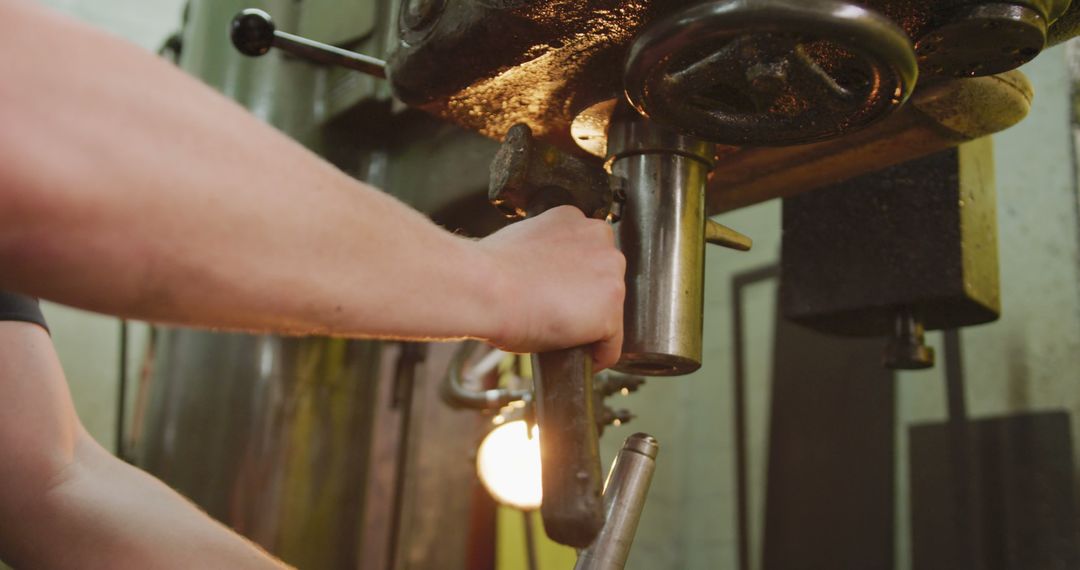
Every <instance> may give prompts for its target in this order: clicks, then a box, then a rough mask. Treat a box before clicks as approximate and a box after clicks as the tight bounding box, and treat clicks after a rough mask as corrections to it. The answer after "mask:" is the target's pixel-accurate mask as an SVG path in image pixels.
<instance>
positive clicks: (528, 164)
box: [488, 124, 622, 548]
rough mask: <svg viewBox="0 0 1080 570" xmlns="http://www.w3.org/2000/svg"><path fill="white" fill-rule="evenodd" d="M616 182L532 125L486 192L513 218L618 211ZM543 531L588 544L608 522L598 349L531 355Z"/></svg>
mask: <svg viewBox="0 0 1080 570" xmlns="http://www.w3.org/2000/svg"><path fill="white" fill-rule="evenodd" d="M621 197H622V192H621V188H619V183H618V181H617V180H613V179H611V178H610V177H609V176H607V174H606V173H605V172H604V171H603V169H602V167H601V165H600V164H599V163H596V164H591V163H588V162H586V161H583V160H581V159H579V158H577V157H574V156H570V155H567V154H565V153H563V152H562V151H560V150H559V149H557V148H555V147H553V146H550V145H547V144H544V143H542V142H541V141H537V140H535V139H534V138H533V136H532V131H531V130H530V129H529V127H528V126H527V125H524V124H518V125H515V126H514V127H512V128H511V129H510V131H509V132H508V133H507V135H506V139H505V140H504V141H503V144H502V146H501V147H500V148H499V152H498V154H497V155H496V156H495V160H493V161H492V163H491V186H490V188H489V193H488V198H489V199H490V200H491V203H492V204H494V205H495V206H496V207H497V208H499V209H500V210H501V211H502V212H503V213H505V214H507V215H509V216H510V217H513V218H522V217H525V216H535V215H539V214H540V213H542V212H543V211H545V210H547V209H549V208H554V207H556V206H560V205H571V206H575V207H576V208H578V209H580V210H581V211H582V212H585V215H586V216H590V217H593V218H597V219H608V220H613V219H617V218H618V217H619V200H620V199H621ZM533 384H534V387H535V390H536V423H537V425H538V426H539V427H540V461H541V469H542V479H543V480H542V482H543V486H544V501H543V503H542V505H541V507H540V514H541V516H542V518H543V519H544V530H546V531H547V534H548V536H549V537H551V539H552V540H554V541H556V542H560V543H562V544H566V545H569V546H575V547H578V548H583V547H585V546H588V545H589V544H591V543H592V541H593V539H594V538H596V535H597V533H598V532H600V528H601V527H602V526H603V524H604V512H603V503H602V501H601V498H600V494H601V492H602V490H603V480H602V475H601V470H600V451H599V442H598V441H597V438H598V435H597V426H596V416H597V414H596V409H595V407H596V403H595V394H594V391H593V373H592V354H591V351H590V350H589V347H577V348H570V349H565V350H558V351H554V352H547V353H543V354H535V355H533Z"/></svg>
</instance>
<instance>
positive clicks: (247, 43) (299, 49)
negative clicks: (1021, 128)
mask: <svg viewBox="0 0 1080 570" xmlns="http://www.w3.org/2000/svg"><path fill="white" fill-rule="evenodd" d="M229 37H230V38H232V43H233V46H235V47H236V49H237V50H239V51H240V53H242V54H244V55H247V56H251V57H258V56H261V55H266V53H267V52H269V51H270V48H278V49H280V50H283V51H285V52H288V53H291V54H293V55H295V56H298V57H302V58H304V59H307V60H310V61H314V62H316V63H322V64H326V65H337V66H340V67H344V68H347V69H351V70H353V71H359V72H360V73H366V74H368V75H371V76H374V77H378V78H380V79H386V62H385V61H383V60H381V59H376V58H374V57H371V56H367V55H364V54H361V53H356V52H353V51H349V50H344V49H341V48H339V47H335V46H332V45H329V44H324V43H321V42H317V41H314V40H309V39H307V38H304V37H300V36H296V35H293V34H289V33H286V32H282V31H279V30H278V29H277V26H275V25H274V20H273V19H272V18H271V17H270V14H267V13H266V12H264V11H262V10H259V9H256V8H248V9H246V10H242V11H241V12H240V13H239V14H237V15H236V17H234V18H233V20H232V25H231V26H230V27H229Z"/></svg>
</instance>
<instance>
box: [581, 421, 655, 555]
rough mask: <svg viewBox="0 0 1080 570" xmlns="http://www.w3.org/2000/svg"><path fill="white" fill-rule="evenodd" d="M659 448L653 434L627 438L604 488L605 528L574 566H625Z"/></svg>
mask: <svg viewBox="0 0 1080 570" xmlns="http://www.w3.org/2000/svg"><path fill="white" fill-rule="evenodd" d="M659 451H660V444H659V443H657V441H656V438H654V437H652V436H651V435H647V434H644V433H636V434H634V435H632V436H630V437H628V438H626V442H625V443H624V444H623V448H622V450H621V451H619V455H618V457H616V458H615V462H614V463H613V464H612V465H611V473H610V474H609V475H608V481H607V487H606V488H605V489H604V511H605V512H606V514H607V522H606V523H605V524H604V530H603V531H601V532H600V536H598V537H597V538H596V542H595V543H593V545H592V546H590V547H589V548H587V549H585V550H583V551H581V554H580V555H579V556H578V560H577V564H576V565H575V566H574V569H575V570H622V568H623V567H624V566H626V559H627V557H628V556H629V555H630V546H631V545H632V544H633V542H634V534H635V533H636V532H637V526H638V521H639V520H641V512H642V511H643V510H645V499H646V497H647V496H648V494H649V485H650V484H651V483H652V476H653V471H654V470H655V469H656V454H657V452H659Z"/></svg>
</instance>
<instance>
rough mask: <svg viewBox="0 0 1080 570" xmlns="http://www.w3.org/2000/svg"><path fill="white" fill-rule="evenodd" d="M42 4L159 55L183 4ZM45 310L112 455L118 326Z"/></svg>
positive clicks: (76, 394) (134, 359) (69, 0)
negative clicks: (157, 52)
mask: <svg viewBox="0 0 1080 570" xmlns="http://www.w3.org/2000/svg"><path fill="white" fill-rule="evenodd" d="M41 3H42V4H45V5H48V6H51V7H53V8H56V9H57V10H60V11H62V12H65V13H67V14H70V15H71V16H74V17H75V18H78V19H80V20H82V21H84V22H87V23H89V24H91V25H93V26H96V27H98V28H100V29H103V30H107V31H109V32H111V33H113V34H116V35H118V36H120V37H123V38H126V39H128V40H130V41H132V42H134V43H135V44H137V45H139V46H140V47H143V48H145V49H147V50H151V51H157V50H158V49H159V48H160V47H161V45H162V43H163V42H164V41H165V38H167V37H168V36H169V35H170V34H172V33H173V32H175V31H176V30H177V29H179V27H180V17H181V14H182V11H183V5H184V0H155V1H154V2H146V1H144V0H96V1H95V2H81V1H78V0H42V1H41ZM42 309H43V311H44V313H45V317H46V318H47V319H48V321H49V327H50V329H51V331H52V337H53V342H54V343H55V345H56V349H57V352H58V353H59V354H60V362H61V364H62V365H63V367H64V373H65V374H66V375H67V378H68V384H69V385H70V386H71V394H72V398H73V399H74V400H75V409H76V410H77V411H78V413H79V417H80V418H81V419H82V422H83V424H85V425H86V429H87V430H89V432H90V434H91V435H92V436H94V438H95V439H96V440H97V441H98V442H100V443H101V444H102V445H104V446H105V447H106V448H108V449H110V450H113V449H116V442H115V423H116V409H117V389H118V383H119V360H118V355H119V347H120V344H119V337H120V323H119V321H118V320H116V319H113V318H109V317H104V316H101V315H96V314H93V313H88V312H85V311H79V310H76V309H72V308H69V307H64V306H61V305H57V304H55V303H47V302H46V303H42ZM146 332H147V330H146V327H143V326H133V327H131V333H130V343H129V347H130V349H131V350H129V366H128V370H129V371H131V370H135V369H136V366H137V365H138V363H139V362H140V361H141V354H142V347H144V346H145V339H146ZM129 377H131V375H129Z"/></svg>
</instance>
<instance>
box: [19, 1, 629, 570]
mask: <svg viewBox="0 0 1080 570" xmlns="http://www.w3.org/2000/svg"><path fill="white" fill-rule="evenodd" d="M0 21H3V22H4V23H5V26H4V27H5V33H4V34H0V77H3V78H4V79H3V81H0V289H6V290H13V291H20V292H24V293H28V294H31V295H35V296H38V297H42V298H45V299H50V300H53V301H57V302H60V303H64V304H67V305H71V306H76V307H81V308H84V309H89V310H93V311H98V312H102V313H108V314H113V315H119V316H124V317H131V318H138V319H144V320H149V321H155V322H163V323H174V324H183V325H191V326H202V327H214V328H222V329H232V330H259V331H276V332H282V333H287V334H310V333H319V334H332V335H339V336H352V337H383V338H404V339H453V338H465V337H470V338H478V339H482V340H486V341H488V342H491V343H493V344H496V345H498V346H500V347H502V348H505V349H508V350H512V351H518V352H535V351H540V350H548V349H554V348H561V347H565V346H572V345H583V344H593V345H594V346H595V350H594V358H595V360H596V361H597V365H598V366H599V367H601V368H602V367H606V366H610V365H611V364H613V363H614V362H615V361H616V360H617V359H618V357H619V352H620V348H621V344H622V302H623V271H624V267H625V262H624V260H623V258H622V256H621V254H620V253H619V252H618V250H617V249H616V248H615V247H614V238H613V235H612V232H611V229H610V228H609V227H608V226H607V225H606V224H604V223H602V222H598V221H595V220H587V219H585V218H584V217H583V216H582V215H581V214H580V213H578V212H577V211H576V210H573V209H571V208H557V209H555V210H552V211H550V212H548V213H547V214H544V215H543V216H539V217H537V218H536V219H534V220H530V221H526V222H521V223H519V224H515V225H513V226H511V227H509V228H507V229H505V230H502V231H500V232H498V233H496V234H494V235H492V236H491V237H489V238H486V239H484V240H479V241H473V240H467V239H463V238H460V237H457V236H454V235H451V234H449V233H448V232H446V231H444V230H442V229H441V228H438V227H436V226H435V225H433V224H431V223H430V222H429V221H428V220H427V219H426V218H424V217H423V216H421V215H420V214H418V213H416V212H414V211H412V210H410V209H409V208H407V207H406V206H404V205H403V204H401V203H399V202H397V201H396V200H394V199H393V198H391V197H389V196H387V195H385V194H383V193H381V192H379V191H378V190H376V189H373V188H371V187H369V186H366V185H364V184H361V183H359V182H356V181H355V180H353V179H351V178H349V177H348V176H346V175H344V174H342V173H341V172H339V171H338V170H336V169H335V168H333V167H332V166H330V165H329V164H327V163H325V162H323V161H322V160H321V159H319V158H318V157H316V156H314V155H313V154H311V153H310V152H308V151H307V150H305V149H304V148H302V147H301V146H299V145H297V144H296V143H294V142H292V141H291V140H289V139H287V138H286V137H284V136H282V135H281V134H279V133H278V132H277V131H275V130H273V129H272V128H270V127H268V126H266V125H264V124H263V123H261V122H259V121H258V120H256V119H255V118H253V117H252V116H251V115H249V114H248V113H247V112H246V111H245V110H243V109H242V108H240V107H239V106H237V105H235V104H234V103H233V102H231V101H229V100H227V99H225V98H224V97H222V96H220V95H219V94H217V93H215V92H214V91H212V90H211V89H209V88H207V87H206V86H204V85H202V84H201V83H199V82H198V81H196V80H194V79H192V78H190V77H188V76H186V75H184V74H183V73H181V72H179V71H177V70H175V69H174V68H173V67H172V66H171V65H169V64H167V63H165V62H162V61H160V60H159V59H158V58H155V57H154V56H152V55H150V54H146V53H144V52H142V51H141V50H139V49H137V48H135V47H133V46H130V45H128V44H126V43H124V42H122V41H120V40H117V39H115V38H112V37H110V36H108V35H105V34H103V33H101V32H98V31H96V30H93V29H91V28H88V27H86V26H84V25H82V24H79V23H77V22H74V21H72V20H69V19H67V18H64V17H62V16H59V15H57V14H54V13H52V12H50V11H48V10H46V9H44V8H41V7H39V6H38V5H36V4H35V3H34V2H29V1H25V0H0ZM46 38H47V41H45V39H46ZM0 401H3V402H16V403H17V404H15V409H16V410H17V412H18V413H15V414H10V413H5V414H0V457H5V458H6V459H5V461H3V462H0V529H3V530H0V558H4V559H10V560H11V562H14V563H16V564H17V565H21V566H24V567H29V568H66V567H72V566H78V567H80V568H93V567H102V568H147V567H153V568H159V567H160V568H173V567H175V568H192V567H229V568H248V567H250V568H261V567H267V568H273V567H278V565H279V564H280V563H278V562H276V561H274V560H272V559H271V558H269V557H267V556H265V555H264V554H262V553H261V552H260V551H258V550H257V549H255V548H254V547H252V546H251V545H250V544H248V543H247V542H246V541H244V540H243V539H241V538H239V537H237V536H236V535H233V534H231V533H230V532H229V531H227V530H226V529H224V528H223V527H221V526H220V525H218V524H217V523H215V522H213V521H211V520H210V519H209V518H208V517H206V516H205V515H202V514H201V513H200V512H199V511H197V510H196V509H195V508H194V507H192V506H191V505H190V504H189V503H187V502H186V501H184V500H183V499H182V498H180V497H179V496H178V495H175V494H174V493H172V492H171V491H169V490H168V489H167V488H165V487H164V486H163V485H161V484H160V483H158V482H156V481H154V480H153V479H152V478H150V477H149V476H147V475H145V474H142V473H140V472H138V471H135V470H133V469H131V468H130V467H127V466H125V465H123V464H122V463H120V462H119V461H117V460H116V459H114V458H112V457H111V456H110V455H109V454H108V453H107V452H105V451H104V450H103V449H101V448H100V447H98V446H97V445H96V444H94V443H93V441H92V440H91V439H90V438H89V437H88V436H87V435H86V433H85V430H83V429H82V427H81V426H80V424H79V422H78V418H77V417H76V416H75V413H74V410H73V408H72V406H71V402H70V396H69V395H68V394H67V391H66V387H65V386H64V383H63V375H62V372H61V371H60V369H59V367H58V365H57V364H56V361H55V355H54V354H53V352H52V348H51V346H50V345H49V343H48V339H47V336H46V335H45V334H44V332H43V331H41V330H40V329H38V328H37V327H35V326H34V325H28V324H22V323H0ZM7 458H15V461H10V460H9V459H7ZM16 523H17V524H16ZM9 529H16V530H10V531H9ZM162 541H164V544H162ZM57 544H64V545H65V548H62V549H58V548H56V545H57ZM76 561H77V562H76Z"/></svg>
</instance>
